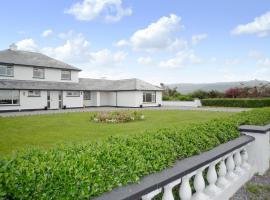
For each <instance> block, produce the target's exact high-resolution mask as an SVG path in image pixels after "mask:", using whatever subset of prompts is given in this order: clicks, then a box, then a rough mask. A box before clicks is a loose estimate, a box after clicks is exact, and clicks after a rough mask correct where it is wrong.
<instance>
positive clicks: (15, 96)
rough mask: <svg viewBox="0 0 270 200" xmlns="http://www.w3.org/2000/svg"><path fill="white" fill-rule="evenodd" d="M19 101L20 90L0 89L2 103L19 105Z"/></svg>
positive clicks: (0, 101)
mask: <svg viewBox="0 0 270 200" xmlns="http://www.w3.org/2000/svg"><path fill="white" fill-rule="evenodd" d="M19 101H20V93H19V90H0V105H18V104H19Z"/></svg>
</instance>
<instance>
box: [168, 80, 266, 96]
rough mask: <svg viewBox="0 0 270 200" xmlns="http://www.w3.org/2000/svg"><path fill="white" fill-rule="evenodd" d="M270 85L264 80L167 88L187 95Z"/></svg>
mask: <svg viewBox="0 0 270 200" xmlns="http://www.w3.org/2000/svg"><path fill="white" fill-rule="evenodd" d="M265 84H269V86H270V82H268V81H262V80H251V81H239V82H218V83H175V84H168V85H166V86H168V87H170V88H175V87H176V89H177V91H178V92H180V93H182V94H187V93H190V92H194V91H195V90H204V91H210V90H217V91H220V92H224V91H226V90H227V89H229V88H233V87H254V86H260V85H265Z"/></svg>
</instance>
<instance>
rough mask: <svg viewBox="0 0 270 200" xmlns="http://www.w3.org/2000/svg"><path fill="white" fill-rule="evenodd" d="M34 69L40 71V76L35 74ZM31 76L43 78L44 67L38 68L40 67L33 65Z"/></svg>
mask: <svg viewBox="0 0 270 200" xmlns="http://www.w3.org/2000/svg"><path fill="white" fill-rule="evenodd" d="M35 71H38V72H39V73H40V76H37V75H36V74H35ZM33 78H39V79H44V78H45V69H44V68H40V67H34V68H33Z"/></svg>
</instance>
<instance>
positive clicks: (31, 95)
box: [28, 90, 41, 97]
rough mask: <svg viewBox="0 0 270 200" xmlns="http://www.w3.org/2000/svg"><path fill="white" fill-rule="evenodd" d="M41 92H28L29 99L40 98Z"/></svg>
mask: <svg viewBox="0 0 270 200" xmlns="http://www.w3.org/2000/svg"><path fill="white" fill-rule="evenodd" d="M40 93H41V92H40V90H28V97H40V96H41V95H40Z"/></svg>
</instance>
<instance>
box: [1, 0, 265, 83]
mask: <svg viewBox="0 0 270 200" xmlns="http://www.w3.org/2000/svg"><path fill="white" fill-rule="evenodd" d="M0 7H1V12H0V19H1V20H0V27H1V35H0V36H1V37H0V49H1V50H4V49H7V48H8V47H9V45H11V44H12V43H15V44H16V45H17V47H18V49H20V50H27V51H36V52H41V53H44V54H46V55H48V56H51V57H53V58H56V59H59V60H61V61H64V62H67V63H69V64H72V65H74V66H76V67H78V68H81V69H82V70H83V71H82V72H80V76H81V77H89V78H107V79H124V78H139V79H142V80H145V81H149V82H151V83H154V84H159V83H165V84H169V83H210V82H228V81H245V80H254V79H260V80H268V81H270V1H269V0H222V1H221V0H220V1H217V0H204V1H198V0H166V1H157V0H133V1H132V0H54V1H53V0H38V1H36V0H24V1H21V0H2V1H0Z"/></svg>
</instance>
